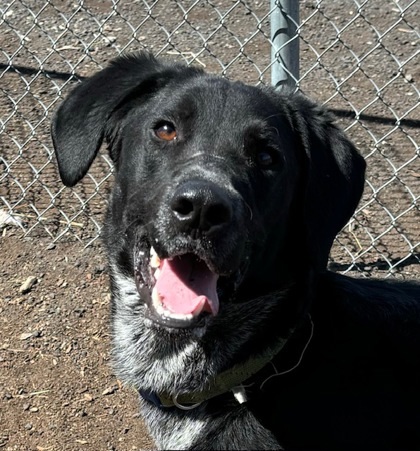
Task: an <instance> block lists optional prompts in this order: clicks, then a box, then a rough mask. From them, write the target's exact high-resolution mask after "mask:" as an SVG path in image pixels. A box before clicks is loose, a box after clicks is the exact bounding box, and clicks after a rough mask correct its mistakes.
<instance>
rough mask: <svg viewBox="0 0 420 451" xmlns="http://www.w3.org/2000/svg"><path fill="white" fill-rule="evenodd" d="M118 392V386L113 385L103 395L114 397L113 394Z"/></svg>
mask: <svg viewBox="0 0 420 451" xmlns="http://www.w3.org/2000/svg"><path fill="white" fill-rule="evenodd" d="M117 390H118V385H112V386H111V387H108V388H106V389H105V390H104V391H103V392H102V395H112V394H113V393H115V392H116V391H117Z"/></svg>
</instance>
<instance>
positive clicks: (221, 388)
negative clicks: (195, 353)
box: [140, 329, 294, 410]
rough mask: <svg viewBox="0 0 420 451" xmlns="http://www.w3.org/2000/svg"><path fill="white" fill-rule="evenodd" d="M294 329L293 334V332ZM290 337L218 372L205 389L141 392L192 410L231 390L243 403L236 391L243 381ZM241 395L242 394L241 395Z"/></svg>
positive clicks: (164, 404) (154, 399)
mask: <svg viewBox="0 0 420 451" xmlns="http://www.w3.org/2000/svg"><path fill="white" fill-rule="evenodd" d="M293 332H294V329H292V331H291V333H290V334H289V337H290V335H291V334H293ZM287 341H288V338H280V339H278V341H277V342H276V343H275V344H274V345H273V346H272V347H270V348H268V349H267V350H266V351H265V352H263V353H261V354H258V355H254V356H252V357H250V358H249V359H248V360H246V361H245V362H244V363H241V364H238V365H234V366H233V367H232V368H229V369H227V370H225V371H223V372H222V373H220V374H217V375H216V376H215V377H214V378H213V380H212V381H211V382H210V383H209V384H208V387H207V388H206V389H204V390H200V391H194V392H188V393H180V394H178V395H177V396H171V395H170V394H169V393H166V392H161V393H145V392H142V391H141V392H140V394H141V395H142V397H143V398H145V399H147V400H149V401H151V402H153V403H154V404H156V405H159V404H160V407H174V406H176V407H178V408H180V409H183V410H191V409H194V408H195V407H197V406H198V405H200V404H201V403H202V402H204V401H208V400H209V399H211V398H214V397H216V396H219V395H222V394H224V393H227V392H229V391H233V393H234V395H235V398H236V399H237V400H238V401H239V402H240V403H241V402H244V401H245V400H246V399H244V398H240V397H239V398H238V397H237V395H236V393H237V391H235V389H237V388H238V387H240V386H241V384H242V383H243V382H245V381H246V380H247V379H249V378H250V377H251V376H253V375H254V374H256V373H258V371H260V370H261V369H262V368H264V366H265V365H267V363H269V362H271V360H273V358H274V357H275V356H276V355H277V354H278V353H279V352H280V351H281V350H282V349H283V347H284V345H285V344H286V343H287ZM239 396H240V395H239Z"/></svg>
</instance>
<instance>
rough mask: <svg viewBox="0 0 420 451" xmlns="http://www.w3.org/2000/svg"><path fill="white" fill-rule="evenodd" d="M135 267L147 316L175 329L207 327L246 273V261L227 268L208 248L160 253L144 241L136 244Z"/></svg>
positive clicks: (152, 321)
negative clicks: (207, 250) (213, 256)
mask: <svg viewBox="0 0 420 451" xmlns="http://www.w3.org/2000/svg"><path fill="white" fill-rule="evenodd" d="M163 255H165V256H164V257H163ZM134 267H135V271H134V273H135V274H134V276H135V281H136V286H137V290H138V292H139V294H140V299H141V300H142V301H143V302H144V303H145V306H146V309H145V317H146V319H148V320H149V321H151V324H152V325H153V326H159V327H165V328H169V329H174V330H176V329H197V330H201V331H204V330H205V329H206V328H207V326H208V325H209V324H210V323H211V322H212V321H213V320H214V318H216V317H217V316H218V315H219V314H220V310H222V311H223V305H221V304H224V303H225V302H228V301H229V300H230V299H231V298H232V297H234V293H235V291H236V288H237V287H238V285H239V284H240V281H241V279H242V274H243V265H242V267H241V265H238V267H234V268H229V270H226V267H225V265H224V264H218V263H217V261H216V259H214V258H212V256H210V255H206V253H205V252H194V251H191V249H185V250H184V251H178V252H177V253H175V254H164V253H160V255H158V253H157V252H156V251H155V249H154V248H153V247H151V246H149V245H145V244H144V243H143V244H142V245H141V246H140V245H138V244H137V246H136V250H135V261H134Z"/></svg>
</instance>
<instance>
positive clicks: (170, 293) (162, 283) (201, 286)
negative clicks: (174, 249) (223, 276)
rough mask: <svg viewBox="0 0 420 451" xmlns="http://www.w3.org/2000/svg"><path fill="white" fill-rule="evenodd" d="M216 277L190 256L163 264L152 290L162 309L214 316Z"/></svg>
mask: <svg viewBox="0 0 420 451" xmlns="http://www.w3.org/2000/svg"><path fill="white" fill-rule="evenodd" d="M218 277H219V276H218V275H217V274H214V273H213V272H211V271H210V269H209V268H208V267H207V265H206V264H205V263H204V262H203V261H200V260H197V258H196V257H194V256H193V255H184V256H182V257H176V258H174V259H172V260H163V263H162V265H161V267H160V273H159V277H158V279H157V282H156V286H155V289H156V290H157V292H158V294H159V295H160V297H161V301H162V304H163V305H164V307H165V308H166V309H167V310H169V311H171V312H172V313H180V314H183V315H188V314H191V313H192V314H198V313H200V312H201V311H207V312H210V313H212V314H213V315H217V312H218V311H219V298H218V296H217V292H216V283H217V279H218Z"/></svg>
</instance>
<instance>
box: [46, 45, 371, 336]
mask: <svg viewBox="0 0 420 451" xmlns="http://www.w3.org/2000/svg"><path fill="white" fill-rule="evenodd" d="M52 136H53V141H54V147H55V150H56V155H57V160H58V165H59V171H60V175H61V178H62V180H63V182H64V183H65V184H66V185H68V186H73V185H75V184H76V183H77V182H78V181H79V180H80V179H81V178H82V177H83V176H84V175H85V174H86V172H87V171H88V169H89V166H90V165H91V163H92V161H93V159H94V158H95V155H96V154H97V152H98V150H99V148H100V146H101V144H102V142H103V141H106V142H107V144H108V147H109V152H110V156H111V158H112V160H113V162H114V164H115V168H116V176H115V186H114V189H113V193H112V197H111V202H110V206H109V210H108V216H107V221H106V225H105V237H106V243H107V247H108V251H109V253H110V255H111V261H112V262H114V264H115V265H117V266H118V270H119V271H120V272H123V273H124V274H125V275H126V276H128V277H130V276H131V277H135V279H136V284H137V288H138V291H139V293H140V297H141V298H142V299H143V301H144V302H145V303H146V305H147V306H148V313H149V314H150V316H151V318H153V320H154V321H155V322H158V323H161V324H164V325H166V326H169V327H175V328H177V327H181V328H184V327H187V326H191V325H193V324H195V323H197V322H198V321H199V319H200V318H202V317H203V316H210V317H211V316H213V317H214V316H217V315H218V314H219V308H220V309H221V307H222V304H223V303H224V302H244V301H247V300H249V299H252V298H256V297H260V296H263V295H265V294H267V293H270V292H273V291H276V290H279V289H281V288H282V286H285V285H287V284H290V283H292V282H296V281H297V280H299V279H300V278H301V277H302V274H303V273H305V272H307V271H310V270H315V271H322V270H324V269H325V267H326V264H327V258H328V254H329V251H330V248H331V245H332V242H333V240H334V237H335V235H336V234H337V233H338V232H339V230H340V229H341V228H342V227H343V226H344V225H345V224H346V222H347V221H348V219H349V218H350V216H351V215H352V213H353V212H354V210H355V208H356V205H357V203H358V201H359V199H360V196H361V193H362V189H363V182H364V168H365V164H364V161H363V159H362V157H361V156H360V155H359V154H358V152H357V151H356V149H355V148H354V146H353V145H352V144H351V143H350V142H349V140H348V139H347V138H346V137H345V136H344V134H343V133H342V132H341V131H340V130H339V129H338V128H337V127H336V126H335V125H334V124H333V123H332V119H331V117H330V115H329V114H328V113H326V112H325V111H324V110H323V109H322V108H320V107H318V106H316V105H315V104H313V103H312V102H311V101H309V100H307V99H306V98H304V97H303V96H300V95H297V94H292V93H281V92H276V91H274V90H273V89H270V88H257V87H251V86H247V85H244V84H242V83H238V82H231V81H228V80H226V79H222V78H218V77H215V76H210V75H207V74H205V73H204V72H203V71H201V70H199V69H196V68H190V67H186V66H184V65H181V64H171V63H167V62H162V61H159V60H156V59H155V58H153V57H152V56H150V55H145V54H139V55H134V56H129V57H122V58H118V59H117V60H115V61H113V62H112V63H111V64H110V65H109V67H107V68H106V69H104V70H102V71H100V72H99V73H97V74H96V75H94V76H93V77H91V78H89V79H88V80H86V81H84V82H83V83H82V84H81V85H79V86H78V87H76V89H74V91H73V92H72V93H71V94H70V95H69V96H68V98H67V99H66V100H65V101H64V103H63V104H62V105H61V107H60V108H59V109H58V111H57V113H56V115H55V117H54V121H53V126H52Z"/></svg>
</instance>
